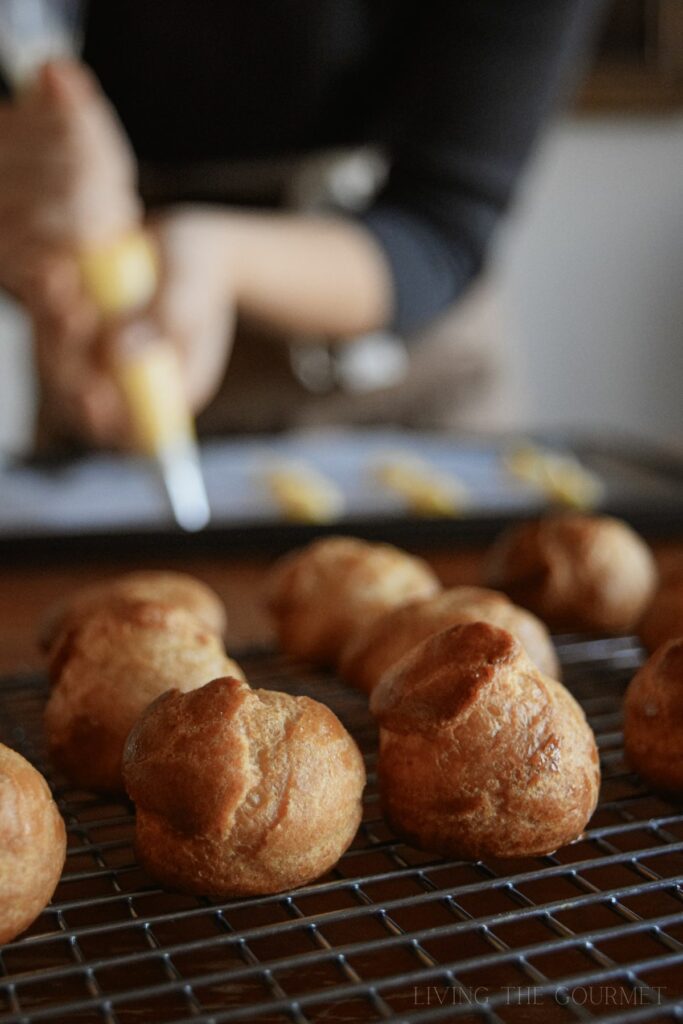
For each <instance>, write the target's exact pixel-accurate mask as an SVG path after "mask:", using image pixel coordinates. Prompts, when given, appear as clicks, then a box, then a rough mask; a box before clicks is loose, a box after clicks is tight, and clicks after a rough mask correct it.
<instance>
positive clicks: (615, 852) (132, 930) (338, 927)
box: [0, 637, 683, 1024]
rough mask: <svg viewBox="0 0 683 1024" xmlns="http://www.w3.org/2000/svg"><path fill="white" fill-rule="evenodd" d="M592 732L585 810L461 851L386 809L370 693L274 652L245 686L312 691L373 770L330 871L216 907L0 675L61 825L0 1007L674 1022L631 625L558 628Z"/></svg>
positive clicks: (259, 659)
mask: <svg viewBox="0 0 683 1024" xmlns="http://www.w3.org/2000/svg"><path fill="white" fill-rule="evenodd" d="M558 648H559V652H560V656H561V660H562V663H563V666H564V671H565V679H566V682H567V683H568V685H569V686H570V688H571V689H572V691H573V692H574V693H575V694H576V696H577V697H578V698H579V700H580V701H581V702H582V704H583V706H584V708H585V709H586V712H587V714H588V717H589V719H590V722H591V724H592V726H593V728H594V730H595V732H596V734H597V737H598V742H599V745H600V751H601V758H602V769H603V784H602V792H601V799H600V805H599V808H598V810H597V811H596V814H595V816H594V817H593V819H592V821H591V822H590V824H589V827H588V829H587V831H586V833H585V835H584V836H583V837H582V838H581V839H580V840H579V841H577V842H576V843H574V844H573V845H571V846H568V847H565V848H564V849H561V850H558V851H557V852H556V853H555V854H553V855H552V856H547V857H536V858H532V859H528V860H515V861H478V862H476V863H471V862H464V861H454V860H442V859H441V858H439V857H435V856H433V855H431V854H429V853H425V852H423V851H419V850H416V849H413V848H411V847H409V846H407V845H406V844H405V843H403V842H402V841H400V840H399V839H397V838H396V837H395V836H393V835H392V834H391V832H390V831H389V830H388V828H387V826H386V825H385V823H384V822H383V820H382V816H381V814H380V809H379V805H378V800H377V792H376V787H375V775H374V769H375V751H376V737H375V730H374V728H373V725H372V722H371V719H370V717H369V715H368V712H367V706H366V702H365V699H364V697H363V696H362V695H361V694H359V693H355V692H353V691H350V690H349V689H348V688H346V687H344V686H343V685H342V684H341V683H339V682H338V681H336V680H335V679H333V678H331V677H329V676H325V675H320V674H317V673H314V672H312V671H311V670H310V669H308V668H305V667H304V666H297V665H293V664H290V663H287V662H285V661H284V660H283V659H281V658H279V657H276V656H274V655H272V654H269V653H263V652H262V653H258V652H257V653H253V654H251V655H249V656H246V657H244V658H243V659H241V660H242V663H243V665H244V667H245V670H246V671H247V673H248V675H249V677H250V678H251V680H252V682H253V684H254V685H256V686H266V687H273V688H276V689H283V690H287V691H290V692H293V693H306V694H309V695H312V696H314V697H317V698H319V699H321V700H324V701H326V702H327V703H329V704H330V706H331V707H332V708H333V709H334V710H335V711H337V713H338V714H339V715H340V717H341V718H342V719H343V720H344V721H345V722H346V724H347V726H348V727H349V728H350V730H351V731H352V732H353V734H354V736H355V737H356V739H357V740H358V742H359V744H360V747H361V749H362V750H363V753H364V755H365V757H366V761H367V768H368V773H369V784H368V787H367V791H366V797H365V815H364V820H363V823H362V825H361V828H360V830H359V832H358V836H357V838H356V840H355V842H354V843H353V845H352V847H351V849H350V850H349V851H348V852H347V853H346V854H345V855H344V857H342V859H341V861H340V862H339V863H338V865H337V866H336V867H335V868H334V870H333V871H331V872H330V873H329V874H328V875H327V876H326V877H324V878H321V879H320V880H319V881H317V882H316V883H314V884H312V885H307V886H305V887H303V888H301V889H297V890H295V891H292V892H286V893H281V894H279V895H275V896H264V897H260V898H252V899H235V900H227V901H225V902H216V901H211V900H208V899H200V898H196V897H192V896H186V895H182V894H178V893H172V892H167V891H164V890H162V889H160V888H159V886H158V885H156V884H155V883H154V881H152V880H151V879H150V878H148V877H146V876H145V874H144V873H143V872H142V870H141V869H140V867H139V866H138V864H137V863H136V860H135V855H134V851H133V845H132V837H133V813H132V808H131V806H130V805H129V804H128V803H127V802H126V801H123V800H115V799H108V798H104V797H101V796H100V797H98V796H95V795H93V794H91V793H88V792H82V791H79V790H75V789H73V788H72V787H70V786H68V785H66V784H65V783H64V782H63V780H61V779H59V778H58V777H55V775H54V773H53V772H52V771H51V769H50V765H49V763H48V762H47V761H46V759H45V754H44V749H43V742H42V736H41V716H42V709H43V705H44V701H45V696H46V684H45V680H44V679H43V678H41V677H36V676H17V677H14V678H7V679H4V680H2V681H0V736H1V738H2V739H3V741H5V742H8V743H9V744H10V745H12V746H13V747H15V748H16V749H18V750H20V751H21V752H22V753H23V754H24V755H25V756H27V757H28V758H29V759H30V760H31V761H32V762H33V763H34V764H36V765H37V767H38V768H40V769H41V770H42V771H43V772H44V773H45V774H46V776H47V778H48V780H49V781H50V783H51V785H52V786H53V788H54V792H55V797H56V799H57V801H58V803H59V806H60V808H61V810H62V813H63V815H64V817H65V820H66V823H67V829H68V836H69V851H68V858H67V864H66V869H65V872H64V875H63V878H62V880H61V882H60V884H59V886H58V888H57V891H56V894H55V898H54V901H53V903H52V904H51V905H50V906H49V907H48V908H47V909H46V910H45V911H44V912H43V913H42V914H41V915H40V917H39V918H38V920H37V921H36V922H35V923H34V924H33V925H32V926H31V928H30V929H29V930H28V932H27V933H25V934H24V935H23V936H22V937H21V938H19V939H17V940H15V941H14V942H12V943H10V944H8V945H6V946H4V947H2V948H1V949H0V1022H2V1024H7V1022H9V1021H12V1022H15V1024H19V1022H21V1024H33V1022H35V1024H38V1022H40V1021H59V1022H60V1024H76V1022H83V1024H85V1022H100V1024H101V1022H105V1024H133V1022H135V1024H141V1022H143V1024H146V1022H150V1024H151V1022H154V1024H170V1022H174V1024H180V1022H186V1024H190V1022H193V1024H209V1022H213V1024H220V1022H227V1021H247V1022H249V1024H257V1022H258V1024H267V1022H268V1024H271V1022H272V1024H274V1022H278V1024H282V1022H290V1024H291V1022H294V1024H307V1022H308V1024H326V1022H330V1021H334V1022H342V1021H348V1022H350V1021H387V1020H388V1021H395V1022H398V1021H400V1022H405V1024H418V1022H421V1021H424V1022H431V1021H462V1022H465V1024H471V1022H474V1021H487V1022H493V1024H500V1022H505V1024H508V1022H510V1024H517V1022H533V1024H535V1022H538V1024H555V1022H564V1021H589V1020H594V1019H599V1020H601V1021H605V1022H606V1021H609V1022H617V1021H624V1022H634V1024H635V1022H636V1021H657V1022H662V1021H680V1020H681V1019H683V806H681V805H674V804H671V803H668V802H666V801H664V800H662V799H661V798H659V797H658V796H656V795H654V794H652V793H651V792H649V791H648V790H647V788H646V787H645V786H644V785H643V784H642V782H641V781H640V779H639V778H638V777H637V776H635V775H634V774H633V773H631V772H630V771H629V769H628V768H627V767H626V766H625V764H624V761H623V755H622V737H621V704H622V697H623V692H624V687H625V685H626V683H627V681H628V680H629V678H630V677H631V676H632V674H633V672H634V670H635V669H636V668H637V666H638V665H639V664H640V663H641V660H642V651H641V650H640V648H639V647H638V645H637V642H636V641H635V640H632V639H628V638H626V639H624V638H622V639H610V640H602V639H593V640H587V639H585V638H580V637H564V638H559V640H558Z"/></svg>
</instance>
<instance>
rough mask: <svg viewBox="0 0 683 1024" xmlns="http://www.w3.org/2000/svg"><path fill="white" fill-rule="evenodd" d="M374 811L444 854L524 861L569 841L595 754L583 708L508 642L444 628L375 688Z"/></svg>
mask: <svg viewBox="0 0 683 1024" xmlns="http://www.w3.org/2000/svg"><path fill="white" fill-rule="evenodd" d="M370 709H371V711H372V713H373V714H374V715H375V717H376V719H377V721H378V723H379V727H380V752H379V762H378V775H379V784H380V794H381V799H382V806H383V809H384V813H385V815H386V817H387V819H388V821H389V823H390V825H391V826H392V827H393V829H394V830H395V832H396V833H397V834H398V835H399V836H402V837H404V838H405V839H406V840H407V841H408V842H409V843H411V844H413V845H415V846H419V847H422V848H423V849H425V850H429V851H432V852H434V853H440V854H444V855H445V856H449V857H467V858H473V859H477V858H480V857H530V856H536V855H540V854H545V853H550V852H551V851H553V850H556V849H557V848H558V847H560V846H564V845H565V844H566V843H569V842H571V841H572V840H573V839H576V838H577V836H579V835H580V834H581V832H582V831H583V829H584V828H585V826H586V823H587V822H588V820H589V818H590V816H591V814H592V813H593V810H594V808H595V805H596V802H597V798H598V789H599V784H600V769H599V763H598V753H597V749H596V745H595V739H594V736H593V733H592V731H591V729H590V727H589V725H588V723H587V722H586V718H585V716H584V714H583V711H582V710H581V708H580V707H579V705H578V704H577V702H576V701H575V700H574V698H573V697H572V696H571V694H570V693H569V692H568V690H566V689H565V687H564V686H562V684H561V683H558V682H557V681H556V680H554V679H550V678H549V677H548V676H544V675H542V674H541V673H540V672H539V671H538V669H537V668H536V667H535V666H534V665H532V663H531V662H530V660H529V658H528V657H527V655H526V654H525V653H524V650H523V649H522V646H521V644H520V643H519V641H518V640H516V639H515V638H514V637H513V636H512V635H511V634H510V633H508V632H507V631H505V630H503V629H498V628H497V627H495V626H491V625H489V624H487V623H483V622H478V623H471V624H468V625H463V626H452V627H450V628H449V629H446V630H444V631H443V632H441V633H437V634H435V635H433V636H431V637H429V638H428V639H427V640H425V641H423V642H422V643H421V644H419V645H418V646H417V647H415V648H413V650H411V651H410V652H409V653H408V654H407V655H406V656H405V657H404V658H402V659H401V661H399V662H398V664H397V665H395V666H394V668H393V669H391V670H390V671H389V672H388V673H387V674H386V675H385V676H384V677H383V679H382V681H381V683H380V684H379V686H378V687H377V688H376V689H375V690H374V691H373V694H372V698H371V701H370Z"/></svg>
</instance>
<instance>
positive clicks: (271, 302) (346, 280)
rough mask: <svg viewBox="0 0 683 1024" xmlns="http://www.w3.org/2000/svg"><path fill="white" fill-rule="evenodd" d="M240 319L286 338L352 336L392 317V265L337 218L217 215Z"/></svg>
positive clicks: (365, 235) (359, 231) (359, 230)
mask: <svg viewBox="0 0 683 1024" xmlns="http://www.w3.org/2000/svg"><path fill="white" fill-rule="evenodd" d="M220 216H221V219H222V231H223V233H224V237H225V247H226V259H227V264H226V265H227V267H228V269H229V274H230V276H231V287H232V289H233V296H234V300H235V303H236V307H237V311H238V313H240V314H242V315H244V316H246V317H248V318H249V319H252V320H254V321H256V322H258V323H260V324H263V325H265V326H267V327H270V328H272V329H273V330H274V331H276V332H278V333H280V332H281V333H283V334H289V335H291V334H296V335H297V336H299V337H306V336H310V337H316V336H317V337H319V336H320V335H325V336H327V337H332V338H344V337H352V336H354V335H357V334H362V333H364V332H367V331H372V330H376V329H377V328H379V327H382V326H383V325H384V324H386V323H387V322H388V321H389V319H390V318H391V312H392V302H393V299H392V289H391V279H390V272H389V267H388V265H387V263H386V260H385V257H384V256H383V254H382V251H381V249H380V247H379V245H378V243H377V242H376V241H375V239H374V237H373V235H372V234H371V233H370V232H369V231H368V230H367V229H365V228H364V227H363V226H362V225H359V224H356V223H355V222H354V221H351V220H345V219H343V218H342V217H333V216H329V217H323V216H315V217H314V216H305V215H298V214H270V213H257V214H248V213H232V212H229V213H225V214H221V215H220Z"/></svg>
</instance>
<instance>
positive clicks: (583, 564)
mask: <svg viewBox="0 0 683 1024" xmlns="http://www.w3.org/2000/svg"><path fill="white" fill-rule="evenodd" d="M656 579H657V571H656V567H655V562H654V559H653V557H652V553H651V552H650V549H649V548H648V547H647V545H646V544H645V542H644V541H643V540H641V538H640V537H639V536H638V534H636V533H634V531H633V530H632V529H631V528H630V527H629V526H627V525H626V523H622V522H621V521H620V520H619V519H612V518H610V517H609V516H587V515H574V514H567V515H556V516H548V517H547V518H544V519H539V520H536V521H533V522H528V523H522V524H520V525H519V526H513V527H511V528H510V529H509V530H506V531H505V532H504V533H503V534H502V535H501V537H500V538H499V539H498V540H497V541H496V543H495V544H494V545H493V548H492V550H491V553H490V557H489V561H488V573H487V582H488V584H489V586H491V587H496V588H498V589H500V590H504V591H505V593H506V594H508V595H509V596H510V597H511V598H512V600H513V601H515V602H516V604H521V605H523V607H525V608H529V609H530V610H531V611H532V612H535V613H536V615H539V616H540V617H541V618H542V619H543V621H544V622H545V623H547V624H548V625H549V626H550V627H551V628H558V629H568V630H581V631H588V632H599V633H626V632H628V631H629V630H631V629H633V627H634V626H635V624H636V623H637V622H638V620H639V619H640V616H641V615H642V613H643V610H644V608H645V607H646V606H647V604H648V602H649V601H650V598H651V597H652V593H653V590H654V588H655V584H656Z"/></svg>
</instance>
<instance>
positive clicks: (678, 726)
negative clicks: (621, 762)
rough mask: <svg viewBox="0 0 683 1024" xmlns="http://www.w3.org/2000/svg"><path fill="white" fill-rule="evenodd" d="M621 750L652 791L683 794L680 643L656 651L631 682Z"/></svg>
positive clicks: (682, 655) (681, 640) (682, 661)
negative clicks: (651, 787)
mask: <svg viewBox="0 0 683 1024" xmlns="http://www.w3.org/2000/svg"><path fill="white" fill-rule="evenodd" d="M624 750H625V753H626V757H627V759H628V761H629V763H630V764H631V765H632V766H633V768H635V770H636V771H637V772H638V774H639V775H641V776H642V777H643V778H644V779H646V780H647V782H649V783H650V784H651V785H652V786H653V787H654V788H655V789H661V790H667V791H669V792H672V793H683V637H679V638H678V639H676V640H669V641H668V642H667V643H665V644H663V645H662V646H660V647H658V648H657V650H656V651H655V653H654V654H653V655H652V657H651V658H650V659H649V661H647V662H646V663H645V664H644V665H643V667H642V668H641V669H640V671H639V672H637V673H636V675H635V676H634V677H633V679H632V680H631V682H630V684H629V687H628V690H627V691H626V700H625V703H624Z"/></svg>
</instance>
